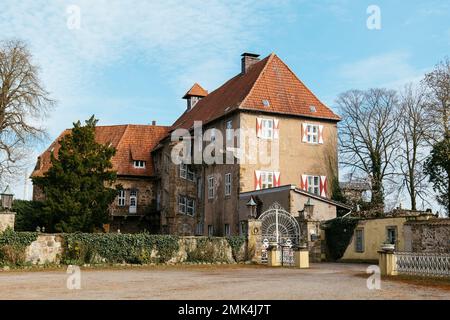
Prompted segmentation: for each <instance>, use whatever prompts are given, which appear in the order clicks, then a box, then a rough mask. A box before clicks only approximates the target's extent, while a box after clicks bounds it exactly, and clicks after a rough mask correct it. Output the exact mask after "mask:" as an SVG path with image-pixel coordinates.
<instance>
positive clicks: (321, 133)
mask: <svg viewBox="0 0 450 320" xmlns="http://www.w3.org/2000/svg"><path fill="white" fill-rule="evenodd" d="M319 143H321V144H322V143H323V125H319Z"/></svg>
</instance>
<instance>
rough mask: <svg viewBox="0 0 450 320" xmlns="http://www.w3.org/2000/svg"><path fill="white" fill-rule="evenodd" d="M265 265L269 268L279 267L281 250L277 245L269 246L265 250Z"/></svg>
mask: <svg viewBox="0 0 450 320" xmlns="http://www.w3.org/2000/svg"><path fill="white" fill-rule="evenodd" d="M267 265H268V266H269V267H280V266H281V250H280V248H279V246H278V245H274V246H270V247H269V249H268V250H267Z"/></svg>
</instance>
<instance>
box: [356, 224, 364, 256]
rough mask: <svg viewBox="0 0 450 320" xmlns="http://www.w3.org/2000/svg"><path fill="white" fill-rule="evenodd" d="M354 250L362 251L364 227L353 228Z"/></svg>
mask: <svg viewBox="0 0 450 320" xmlns="http://www.w3.org/2000/svg"><path fill="white" fill-rule="evenodd" d="M355 251H356V252H364V229H356V230H355Z"/></svg>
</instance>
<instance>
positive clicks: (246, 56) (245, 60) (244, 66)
mask: <svg viewBox="0 0 450 320" xmlns="http://www.w3.org/2000/svg"><path fill="white" fill-rule="evenodd" d="M241 57H242V59H241V72H242V73H243V74H244V73H246V72H247V71H248V69H249V68H250V67H251V66H252V65H254V64H255V63H257V62H258V61H259V60H260V59H259V54H256V53H249V52H244V53H243V54H241Z"/></svg>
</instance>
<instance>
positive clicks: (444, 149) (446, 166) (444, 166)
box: [425, 135, 450, 215]
mask: <svg viewBox="0 0 450 320" xmlns="http://www.w3.org/2000/svg"><path fill="white" fill-rule="evenodd" d="M425 173H426V174H427V175H429V177H430V182H432V183H433V189H434V191H436V192H437V197H436V199H437V201H438V202H439V204H440V205H442V206H444V207H445V209H446V212H447V215H448V214H449V213H450V136H447V135H446V136H445V138H444V139H442V140H441V141H439V142H437V143H435V144H434V145H433V149H432V150H431V153H430V156H429V157H428V158H427V160H426V162H425Z"/></svg>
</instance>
